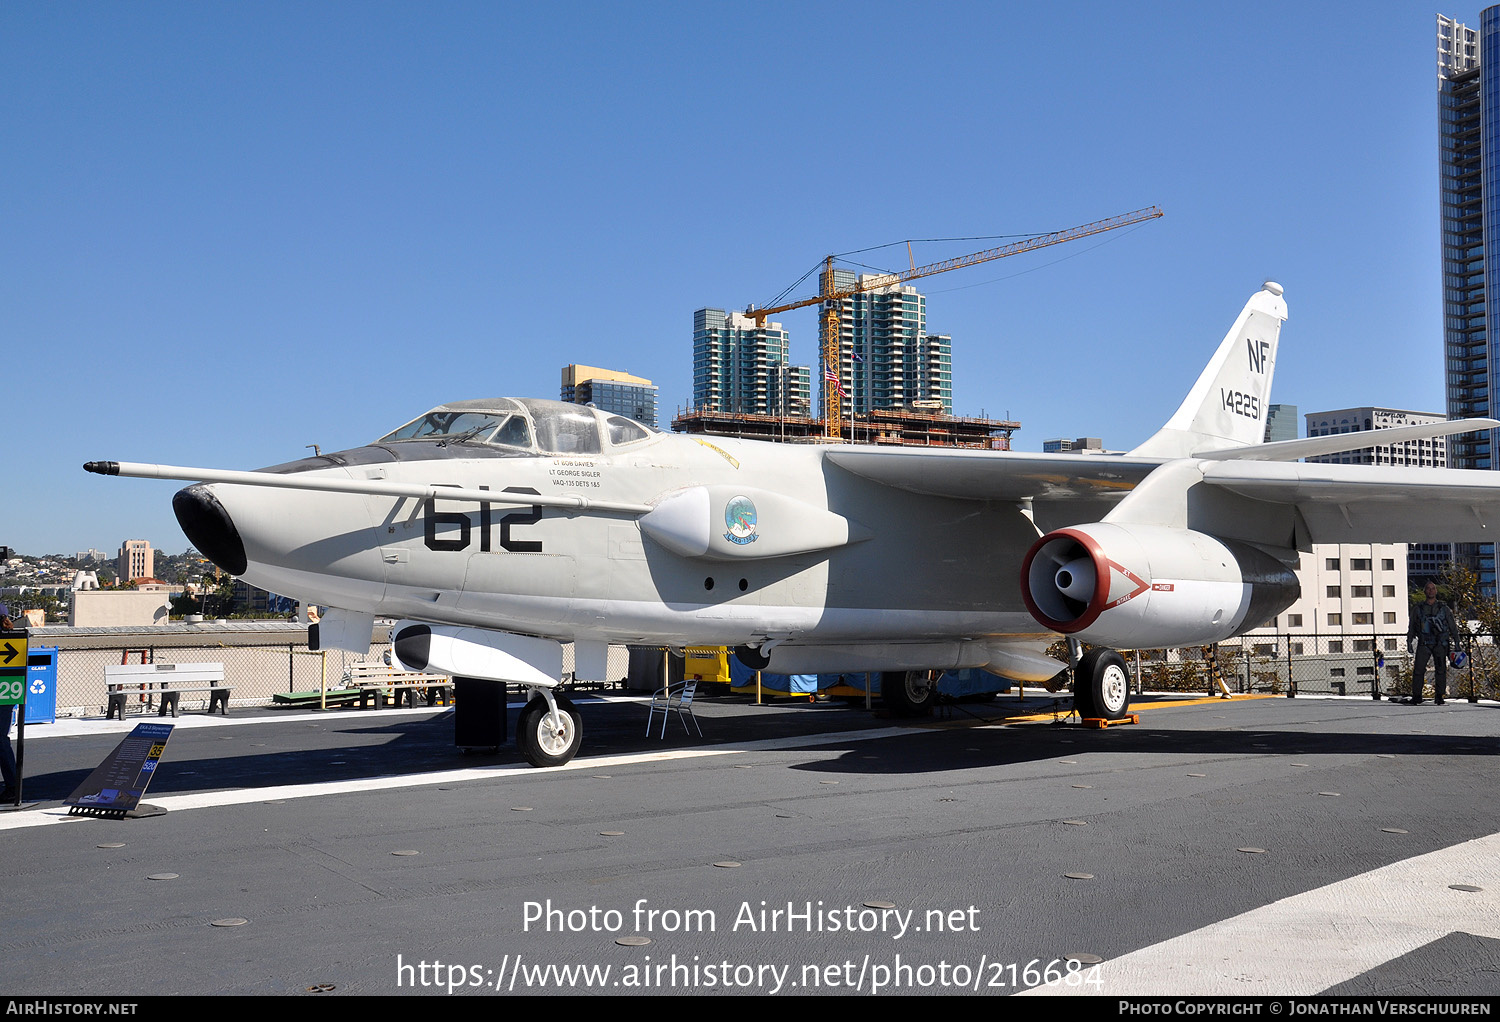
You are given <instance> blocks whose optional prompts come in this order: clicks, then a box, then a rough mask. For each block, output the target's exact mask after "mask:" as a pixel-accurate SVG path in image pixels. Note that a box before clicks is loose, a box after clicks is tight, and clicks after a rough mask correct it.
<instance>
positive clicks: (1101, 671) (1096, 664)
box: [1073, 648, 1130, 720]
mask: <svg viewBox="0 0 1500 1022" xmlns="http://www.w3.org/2000/svg"><path fill="white" fill-rule="evenodd" d="M1075 677H1076V680H1075V681H1074V683H1073V706H1074V708H1075V709H1077V710H1078V715H1079V716H1080V717H1084V718H1090V717H1099V718H1103V719H1104V720H1119V719H1120V718H1121V717H1123V716H1125V711H1126V709H1127V708H1128V707H1129V706H1130V671H1129V669H1128V668H1127V667H1126V666H1125V658H1124V657H1122V656H1121V655H1120V654H1118V653H1116V652H1115V651H1114V650H1112V649H1102V648H1101V649H1091V650H1089V651H1088V652H1087V653H1085V654H1084V655H1083V659H1082V660H1080V661H1079V662H1078V669H1077V671H1076V672H1075Z"/></svg>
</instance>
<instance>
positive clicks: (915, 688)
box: [880, 671, 937, 717]
mask: <svg viewBox="0 0 1500 1022" xmlns="http://www.w3.org/2000/svg"><path fill="white" fill-rule="evenodd" d="M880 698H881V699H882V700H883V701H884V702H885V706H886V709H888V710H890V711H891V712H892V713H894V714H895V715H896V716H898V717H925V716H927V715H928V714H930V713H931V712H932V708H933V706H934V705H936V704H937V684H936V682H935V681H934V680H933V677H932V672H931V671H884V672H882V673H881V675H880Z"/></svg>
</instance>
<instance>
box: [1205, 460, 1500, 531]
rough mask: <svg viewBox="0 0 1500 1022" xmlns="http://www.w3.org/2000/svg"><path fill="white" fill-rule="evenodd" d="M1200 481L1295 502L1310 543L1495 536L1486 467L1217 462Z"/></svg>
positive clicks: (1498, 492)
mask: <svg viewBox="0 0 1500 1022" xmlns="http://www.w3.org/2000/svg"><path fill="white" fill-rule="evenodd" d="M1203 481H1204V482H1205V483H1208V484H1210V485H1212V486H1216V487H1222V488H1223V489H1225V490H1228V491H1230V492H1232V493H1236V494H1238V495H1240V496H1242V497H1248V498H1250V499H1252V500H1259V501H1265V502H1268V503H1272V504H1285V505H1291V506H1293V507H1295V508H1296V509H1297V511H1298V512H1299V513H1300V515H1301V516H1302V520H1303V521H1304V522H1305V523H1306V525H1307V529H1308V533H1309V536H1310V538H1311V540H1312V542H1314V543H1447V542H1476V543H1477V542H1489V541H1492V540H1496V539H1500V475H1496V474H1494V473H1491V472H1477V471H1466V470H1461V469H1448V468H1404V467H1397V466H1374V465H1320V464H1307V463H1299V462H1265V461H1220V462H1211V463H1203ZM1491 525H1493V526H1494V528H1491Z"/></svg>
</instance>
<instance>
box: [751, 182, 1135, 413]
mask: <svg viewBox="0 0 1500 1022" xmlns="http://www.w3.org/2000/svg"><path fill="white" fill-rule="evenodd" d="M1161 215H1162V211H1161V209H1160V207H1157V206H1148V207H1147V208H1145V209H1138V210H1136V211H1135V212H1133V213H1123V214H1121V215H1120V216H1113V217H1110V218H1109V219H1107V220H1095V221H1094V222H1093V223H1089V224H1083V225H1081V226H1078V227H1070V228H1069V229H1067V230H1066V231H1053V232H1052V233H1051V234H1039V235H1037V236H1036V237H1033V238H1027V239H1025V240H1024V241H1015V242H1011V243H1010V244H1009V245H1001V246H1000V247H998V248H987V249H985V250H984V251H983V252H972V253H970V254H969V255H963V256H956V257H954V258H952V259H944V260H941V261H940V262H936V263H928V264H927V265H926V266H913V267H912V268H911V269H909V270H902V271H901V272H900V273H881V274H867V275H866V276H865V279H864V280H863V281H860V282H858V283H857V284H855V286H853V287H846V288H836V287H834V283H833V259H834V257H833V256H828V257H827V258H826V259H824V260H823V272H822V273H821V274H820V276H819V285H820V286H819V288H818V294H817V295H815V296H814V297H812V298H804V299H802V300H801V301H796V302H791V303H790V304H787V305H776V306H773V307H771V308H769V309H757V308H754V307H752V308H749V309H746V310H745V315H747V316H749V317H751V318H752V319H754V320H755V324H756V326H765V324H766V319H767V318H768V317H770V316H775V315H777V314H778V313H782V312H789V311H791V310H792V309H801V308H805V307H806V306H809V305H817V304H818V303H820V302H821V303H823V316H822V318H821V321H820V323H819V327H818V333H819V335H820V336H819V340H820V341H821V347H822V350H823V412H824V415H825V416H826V421H825V422H824V432H825V433H827V435H828V436H830V437H841V436H843V433H844V406H843V400H842V394H841V392H840V384H839V376H840V375H841V373H842V362H841V361H840V358H841V356H840V351H839V335H840V333H841V332H842V331H841V330H840V320H841V318H842V315H843V310H842V303H843V300H844V299H845V298H849V297H852V296H853V295H857V294H860V293H862V292H865V291H873V290H876V289H877V288H882V287H890V286H892V285H893V284H904V283H906V282H907V281H908V280H916V279H917V278H918V277H930V276H932V275H933V274H935V273H946V272H947V271H949V270H957V269H961V268H962V267H965V266H975V265H978V264H979V263H987V262H989V261H990V260H991V259H1003V258H1005V257H1006V256H1011V255H1019V254H1020V253H1022V252H1030V251H1032V250H1033V249H1038V248H1046V247H1047V246H1049V245H1061V244H1062V243H1063V242H1065V241H1076V240H1078V239H1079V238H1086V237H1088V236H1089V235H1091V234H1102V233H1104V232H1105V231H1112V230H1114V229H1115V228H1117V227H1129V226H1130V225H1131V224H1139V223H1144V222H1145V221H1147V220H1155V219H1156V218H1157V217H1159V216H1161ZM907 250H908V252H910V246H908V249H907Z"/></svg>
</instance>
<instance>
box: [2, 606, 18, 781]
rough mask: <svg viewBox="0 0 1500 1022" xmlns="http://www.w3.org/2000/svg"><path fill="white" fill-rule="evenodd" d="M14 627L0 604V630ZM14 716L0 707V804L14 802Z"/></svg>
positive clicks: (13, 711) (10, 709) (13, 623)
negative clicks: (0, 787) (2, 783)
mask: <svg viewBox="0 0 1500 1022" xmlns="http://www.w3.org/2000/svg"><path fill="white" fill-rule="evenodd" d="M14 627H16V625H15V622H13V621H12V620H11V619H10V608H9V607H7V606H6V605H5V604H3V603H0V630H3V631H9V630H11V629H12V628H14ZM15 716H16V708H15V707H14V706H0V718H3V719H4V723H5V727H4V729H3V730H0V777H3V778H4V780H5V790H4V791H0V803H3V802H14V801H15V800H16V751H15V749H13V748H11V744H10V725H11V722H12V721H13V720H15Z"/></svg>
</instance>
